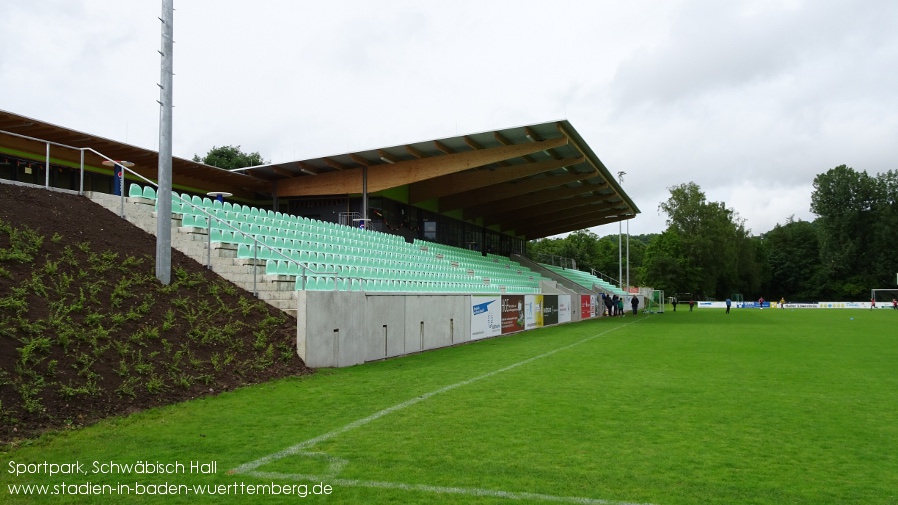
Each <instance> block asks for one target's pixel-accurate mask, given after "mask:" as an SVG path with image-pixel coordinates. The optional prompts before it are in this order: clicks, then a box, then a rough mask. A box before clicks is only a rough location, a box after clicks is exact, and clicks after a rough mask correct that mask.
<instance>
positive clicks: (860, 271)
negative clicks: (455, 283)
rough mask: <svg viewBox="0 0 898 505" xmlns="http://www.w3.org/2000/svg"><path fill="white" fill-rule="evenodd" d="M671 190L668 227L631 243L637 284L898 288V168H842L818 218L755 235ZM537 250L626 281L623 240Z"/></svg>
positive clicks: (845, 293) (698, 290) (566, 241)
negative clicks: (621, 272)
mask: <svg viewBox="0 0 898 505" xmlns="http://www.w3.org/2000/svg"><path fill="white" fill-rule="evenodd" d="M668 189H669V191H670V197H669V198H668V199H667V200H666V201H664V202H661V203H660V205H659V210H660V211H662V212H664V213H665V214H666V215H667V221H666V224H667V228H666V229H665V230H664V231H663V232H662V233H660V234H649V235H638V236H631V237H630V284H631V285H642V286H652V287H654V288H656V289H663V290H664V291H665V292H666V293H691V294H692V296H694V297H695V298H696V299H724V298H727V297H730V296H732V295H734V294H742V295H743V296H744V297H745V299H754V298H757V297H758V296H764V297H765V298H771V299H773V298H776V299H778V298H780V297H785V298H786V299H787V300H794V301H814V300H824V299H828V300H839V299H845V300H854V299H866V297H867V296H868V295H869V292H870V289H871V288H888V287H894V286H895V284H896V273H898V261H896V254H898V233H896V230H898V172H895V171H889V172H886V173H884V174H877V175H875V176H871V175H868V174H867V173H866V172H858V171H856V170H854V169H852V168H850V167H847V166H845V165H840V166H838V167H835V168H833V169H831V170H829V171H827V172H825V173H822V174H819V175H817V176H816V177H815V178H814V189H813V192H812V194H811V209H810V210H811V211H812V212H813V213H814V214H816V215H817V218H816V219H815V220H814V221H811V222H807V221H801V220H795V219H793V218H792V217H789V218H787V219H786V220H785V223H783V224H777V225H776V226H775V227H774V228H773V229H772V230H770V231H769V232H767V233H764V234H761V235H755V236H752V235H751V233H750V231H749V230H748V229H746V227H745V221H744V219H742V218H741V217H740V216H739V214H738V212H737V211H736V210H735V209H732V208H729V207H727V206H726V204H725V203H724V202H714V201H709V200H708V199H707V196H706V195H705V193H704V192H703V191H702V190H701V188H700V187H699V186H698V185H697V184H695V183H694V182H688V183H683V184H679V185H676V186H672V187H670V188H668ZM624 247H626V246H624ZM528 253H529V254H530V256H531V257H532V258H535V259H537V260H538V261H544V262H551V261H552V260H553V259H555V260H556V261H560V260H557V258H569V259H573V260H574V262H575V263H576V266H577V268H579V269H580V270H586V271H590V270H594V271H596V272H600V273H602V274H605V275H603V276H604V277H606V278H608V277H612V278H614V279H617V277H618V268H619V267H618V265H619V263H618V236H617V235H608V236H605V237H599V236H597V235H596V234H595V233H592V232H590V231H587V230H581V231H578V232H575V233H572V234H570V235H568V236H567V237H564V238H556V239H541V240H536V241H531V242H529V243H528ZM621 256H623V257H625V256H626V249H624V253H623V254H622V255H621ZM624 277H625V278H624V279H623V281H624V282H626V274H624Z"/></svg>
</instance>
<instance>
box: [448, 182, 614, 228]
mask: <svg viewBox="0 0 898 505" xmlns="http://www.w3.org/2000/svg"><path fill="white" fill-rule="evenodd" d="M603 187H604V186H601V185H592V184H587V183H582V184H579V185H577V186H575V187H572V188H571V187H567V186H563V187H560V188H558V189H555V190H548V191H540V192H538V193H527V194H525V195H519V196H514V197H511V198H503V199H501V200H494V201H492V202H490V203H488V204H485V205H475V206H471V207H467V208H465V212H464V215H465V219H472V218H474V217H486V216H492V215H495V214H501V213H503V212H509V211H513V210H516V209H523V208H527V207H533V206H539V205H542V204H543V203H546V202H552V201H555V200H560V199H562V198H568V197H571V196H576V195H582V194H583V193H586V192H589V191H596V190H599V189H602V188H603Z"/></svg>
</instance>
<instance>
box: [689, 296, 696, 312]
mask: <svg viewBox="0 0 898 505" xmlns="http://www.w3.org/2000/svg"><path fill="white" fill-rule="evenodd" d="M692 307H695V300H693V299H692V298H690V299H689V312H692Z"/></svg>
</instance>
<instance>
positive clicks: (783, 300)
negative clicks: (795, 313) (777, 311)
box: [780, 296, 786, 309]
mask: <svg viewBox="0 0 898 505" xmlns="http://www.w3.org/2000/svg"><path fill="white" fill-rule="evenodd" d="M780 308H781V309H785V308H786V297H785V296H784V297H782V298H780Z"/></svg>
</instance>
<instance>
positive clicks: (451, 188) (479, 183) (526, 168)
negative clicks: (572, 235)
mask: <svg viewBox="0 0 898 505" xmlns="http://www.w3.org/2000/svg"><path fill="white" fill-rule="evenodd" d="M583 161H584V159H583V158H568V159H564V160H546V161H539V162H536V163H525V164H520V165H509V166H505V167H501V168H497V169H495V170H493V171H489V172H484V171H481V172H474V173H472V172H459V173H455V174H450V175H444V176H442V177H435V178H433V179H428V180H426V181H421V182H416V183H415V184H412V185H410V186H409V203H412V204H414V203H418V202H423V201H425V200H430V199H432V198H441V197H444V196H449V195H455V194H458V193H464V192H466V191H471V190H474V189H479V188H484V187H487V186H492V185H494V184H500V183H503V182H508V181H513V180H516V179H521V178H524V177H530V176H533V175H536V174H541V173H543V172H550V171H552V170H557V169H559V168H563V167H566V166H572V165H579V164H580V163H583Z"/></svg>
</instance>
